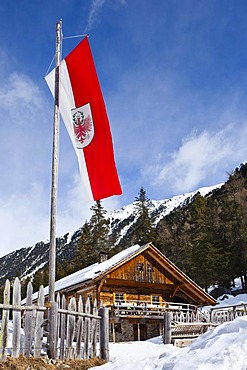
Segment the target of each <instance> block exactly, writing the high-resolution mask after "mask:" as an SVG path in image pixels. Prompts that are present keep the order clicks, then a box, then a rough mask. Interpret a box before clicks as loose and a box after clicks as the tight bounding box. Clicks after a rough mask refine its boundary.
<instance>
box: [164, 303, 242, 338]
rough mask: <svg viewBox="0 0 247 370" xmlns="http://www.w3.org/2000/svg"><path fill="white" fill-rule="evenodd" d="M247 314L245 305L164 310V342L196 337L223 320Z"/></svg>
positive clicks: (230, 319)
mask: <svg viewBox="0 0 247 370" xmlns="http://www.w3.org/2000/svg"><path fill="white" fill-rule="evenodd" d="M246 315H247V305H246V304H239V305H234V306H225V307H219V308H217V307H215V308H212V309H210V310H205V311H203V310H197V311H193V310H188V311H187V312H185V311H181V310H178V311H172V310H169V311H166V313H165V315H164V343H165V344H169V343H172V342H174V341H176V340H178V339H183V340H184V339H189V338H196V337H198V336H199V335H201V334H203V333H205V332H206V331H207V330H209V329H212V328H214V327H216V326H218V325H220V324H223V323H224V322H229V321H233V320H234V319H236V318H237V317H240V316H246Z"/></svg>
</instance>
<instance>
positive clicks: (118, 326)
mask: <svg viewBox="0 0 247 370" xmlns="http://www.w3.org/2000/svg"><path fill="white" fill-rule="evenodd" d="M113 325H114V328H113ZM113 325H112V331H113V330H114V331H115V333H120V334H121V333H122V326H121V324H120V323H113Z"/></svg>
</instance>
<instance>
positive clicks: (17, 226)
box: [0, 183, 49, 256]
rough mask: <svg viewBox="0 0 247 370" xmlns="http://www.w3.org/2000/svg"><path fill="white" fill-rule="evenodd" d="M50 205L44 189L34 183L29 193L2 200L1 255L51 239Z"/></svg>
mask: <svg viewBox="0 0 247 370" xmlns="http://www.w3.org/2000/svg"><path fill="white" fill-rule="evenodd" d="M48 209H49V203H48V202H47V201H45V194H44V189H43V188H42V186H41V185H40V184H37V183H33V184H31V185H30V187H29V189H27V192H26V193H25V194H18V193H16V194H12V195H11V196H9V197H8V198H5V199H4V198H3V197H2V199H1V200H0V220H1V222H0V246H1V256H2V255H5V254H7V253H10V252H11V251H13V250H15V249H19V248H21V247H27V246H28V245H32V244H34V243H36V242H37V241H40V240H43V239H47V238H48V231H49V219H48V218H47V213H48Z"/></svg>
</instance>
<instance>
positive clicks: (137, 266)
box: [136, 263, 143, 271]
mask: <svg viewBox="0 0 247 370" xmlns="http://www.w3.org/2000/svg"><path fill="white" fill-rule="evenodd" d="M136 270H137V271H143V263H137V265H136Z"/></svg>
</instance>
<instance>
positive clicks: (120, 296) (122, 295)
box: [115, 293, 124, 304]
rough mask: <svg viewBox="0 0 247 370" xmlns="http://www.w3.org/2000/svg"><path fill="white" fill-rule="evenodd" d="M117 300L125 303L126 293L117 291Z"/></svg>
mask: <svg viewBox="0 0 247 370" xmlns="http://www.w3.org/2000/svg"><path fill="white" fill-rule="evenodd" d="M115 302H116V303H118V304H119V303H124V293H115Z"/></svg>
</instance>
